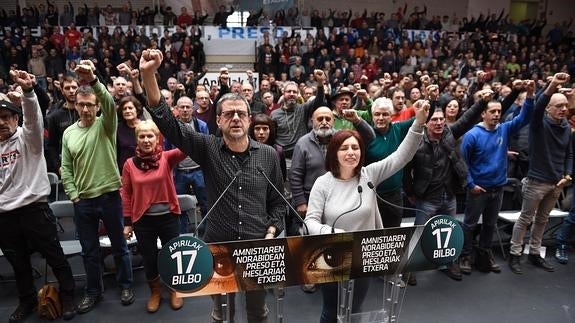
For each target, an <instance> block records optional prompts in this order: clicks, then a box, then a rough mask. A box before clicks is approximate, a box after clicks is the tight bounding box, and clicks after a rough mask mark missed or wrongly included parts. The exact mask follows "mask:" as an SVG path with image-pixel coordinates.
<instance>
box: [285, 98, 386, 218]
mask: <svg viewBox="0 0 575 323" xmlns="http://www.w3.org/2000/svg"><path fill="white" fill-rule="evenodd" d="M353 111H354V112H355V110H353ZM334 120H335V119H334V117H333V113H332V111H331V110H330V109H329V108H328V107H319V108H318V109H317V110H315V111H314V113H313V115H312V124H313V129H312V130H311V131H310V132H309V133H307V134H306V135H304V136H303V137H301V138H300V139H299V140H298V142H297V144H296V146H295V148H294V153H293V158H292V168H291V172H290V174H289V178H290V183H291V189H292V194H293V200H294V204H295V205H296V210H297V211H298V213H299V214H300V215H301V216H302V217H305V214H306V212H307V200H308V198H309V193H310V191H311V188H312V186H313V183H314V182H315V180H316V179H317V178H318V177H319V176H321V175H323V174H325V172H326V169H325V152H326V150H327V144H328V143H329V141H330V139H331V137H332V135H333V134H334V133H336V132H337V130H336V129H335V128H334V126H333V125H334ZM347 120H349V121H350V122H351V123H353V124H354V126H355V128H356V130H357V131H358V132H359V134H360V135H361V137H362V138H363V139H364V140H365V141H366V142H369V141H371V140H373V138H374V137H375V134H374V132H373V129H371V126H370V125H369V124H368V123H367V121H365V120H363V119H361V118H360V117H359V116H358V115H357V113H355V114H353V113H352V114H350V116H349V117H348V119H347Z"/></svg>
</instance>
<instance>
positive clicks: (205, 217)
mask: <svg viewBox="0 0 575 323" xmlns="http://www.w3.org/2000/svg"><path fill="white" fill-rule="evenodd" d="M241 173H242V170H241V169H239V170H238V171H237V172H236V173H235V174H234V177H233V178H232V180H231V181H230V183H229V184H228V186H226V188H225V189H224V191H223V192H222V194H220V196H218V199H217V200H216V201H215V202H214V204H213V205H212V207H211V208H210V209H209V210H208V212H206V215H205V216H204V218H203V219H202V220H201V221H200V223H198V225H197V226H196V232H195V233H196V237H197V236H198V229H199V228H200V226H201V225H202V223H204V221H205V220H206V219H207V218H208V216H210V214H212V211H213V210H214V209H215V208H216V205H218V203H219V202H220V200H221V199H222V197H224V195H225V194H226V192H227V191H228V190H229V189H230V187H232V184H233V183H234V182H235V181H236V179H238V176H240V174H241Z"/></svg>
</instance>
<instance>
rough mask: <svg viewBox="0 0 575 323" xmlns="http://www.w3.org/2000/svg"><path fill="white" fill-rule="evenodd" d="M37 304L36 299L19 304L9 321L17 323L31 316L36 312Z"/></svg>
mask: <svg viewBox="0 0 575 323" xmlns="http://www.w3.org/2000/svg"><path fill="white" fill-rule="evenodd" d="M37 305H38V301H37V300H36V299H34V300H33V301H32V302H27V303H20V304H18V307H16V309H15V310H14V312H12V314H11V315H10V318H9V319H8V322H10V323H17V322H22V321H24V320H25V319H26V318H27V317H28V316H30V314H32V313H34V311H35V310H36V306H37Z"/></svg>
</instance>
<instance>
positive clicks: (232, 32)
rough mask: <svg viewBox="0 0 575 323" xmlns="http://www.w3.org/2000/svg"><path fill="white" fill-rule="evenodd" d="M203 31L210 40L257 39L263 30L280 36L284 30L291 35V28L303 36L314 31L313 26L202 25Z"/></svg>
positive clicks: (260, 36)
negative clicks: (227, 26) (226, 26)
mask: <svg viewBox="0 0 575 323" xmlns="http://www.w3.org/2000/svg"><path fill="white" fill-rule="evenodd" d="M202 28H203V31H204V35H203V38H205V39H207V40H210V39H226V40H229V39H236V40H258V39H262V38H263V35H264V33H265V32H269V33H270V34H271V35H272V36H274V37H282V35H283V33H284V32H287V35H288V36H291V34H292V30H295V33H296V34H297V33H299V34H300V35H301V37H302V39H303V38H305V36H306V35H307V33H308V32H309V33H310V34H311V35H312V36H314V37H315V34H316V31H315V28H313V27H306V28H300V27H289V26H287V27H286V26H283V27H280V26H278V27H275V28H273V29H270V27H269V26H258V27H229V28H222V27H216V26H204V27H202Z"/></svg>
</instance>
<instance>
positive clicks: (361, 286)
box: [319, 278, 370, 323]
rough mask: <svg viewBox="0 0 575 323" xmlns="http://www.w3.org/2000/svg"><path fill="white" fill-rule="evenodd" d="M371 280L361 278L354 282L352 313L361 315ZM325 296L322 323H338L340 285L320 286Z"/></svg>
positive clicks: (327, 284)
mask: <svg viewBox="0 0 575 323" xmlns="http://www.w3.org/2000/svg"><path fill="white" fill-rule="evenodd" d="M369 283H370V279H369V278H360V279H355V280H354V286H353V305H352V311H351V312H352V313H361V305H362V304H363V300H364V299H365V296H366V295H367V290H368V289H369ZM320 289H321V294H322V296H323V306H322V309H321V318H320V320H319V321H320V323H336V322H337V306H338V304H337V299H338V283H326V284H321V285H320Z"/></svg>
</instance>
